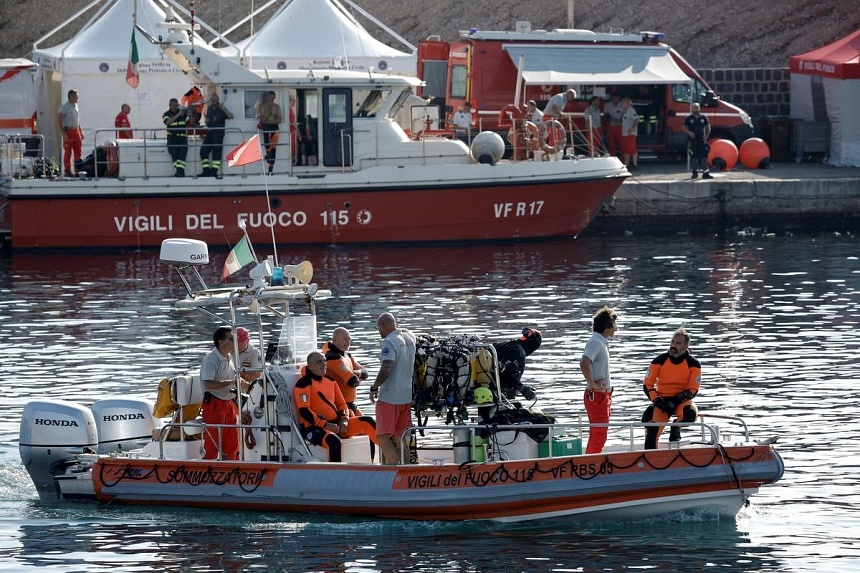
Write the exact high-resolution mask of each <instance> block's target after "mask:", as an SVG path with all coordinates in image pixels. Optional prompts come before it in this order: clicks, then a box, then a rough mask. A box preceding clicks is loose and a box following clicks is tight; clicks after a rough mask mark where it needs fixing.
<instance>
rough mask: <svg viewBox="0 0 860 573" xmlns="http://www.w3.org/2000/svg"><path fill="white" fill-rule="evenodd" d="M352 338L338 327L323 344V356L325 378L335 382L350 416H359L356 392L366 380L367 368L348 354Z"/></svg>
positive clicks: (343, 329) (342, 328)
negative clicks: (324, 360)
mask: <svg viewBox="0 0 860 573" xmlns="http://www.w3.org/2000/svg"><path fill="white" fill-rule="evenodd" d="M351 340H352V338H351V337H350V335H349V331H348V330H347V329H345V328H344V327H342V326H338V327H337V328H335V329H334V332H332V333H331V340H329V341H328V342H326V343H325V344H323V348H322V351H323V354H325V359H326V363H327V364H326V376H328V377H329V378H331V379H332V380H334V381H335V382H337V384H338V386H340V391H341V393H342V394H343V398H344V399H345V400H346V405H347V406H349V411H350V415H351V416H361V415H362V412H361V410H360V409H359V408H358V406H356V405H355V397H356V391H357V389H358V386H359V384H361V381H362V380H367V368H365V367H364V366H362V365H361V364H359V363H358V361H357V360H356V359H355V357H353V355H352V354H351V353H350V352H349V344H350V342H351Z"/></svg>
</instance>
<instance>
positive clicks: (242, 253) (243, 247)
mask: <svg viewBox="0 0 860 573" xmlns="http://www.w3.org/2000/svg"><path fill="white" fill-rule="evenodd" d="M253 262H254V255H253V254H251V245H250V244H249V242H248V236H247V235H246V236H244V237H242V238H241V239H240V240H239V242H238V243H236V246H235V247H233V250H232V251H230V254H229V255H227V260H226V261H224V270H223V271H221V282H222V283H223V282H224V281H225V280H227V277H229V276H230V275H232V274H233V273H235V272H236V271H238V270H239V269H241V268H242V267H244V266H245V265H247V264H248V263H253Z"/></svg>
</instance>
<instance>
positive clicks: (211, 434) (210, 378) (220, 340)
mask: <svg viewBox="0 0 860 573" xmlns="http://www.w3.org/2000/svg"><path fill="white" fill-rule="evenodd" d="M212 342H213V343H214V345H215V348H213V349H212V350H211V351H210V352H209V353H208V354H207V355H206V356H204V357H203V360H202V361H201V362H200V380H201V381H202V384H203V390H204V392H205V393H204V395H203V423H204V425H206V426H209V425H210V424H216V425H217V424H224V425H228V426H232V427H223V428H219V427H207V428H206V430H205V432H204V448H205V454H204V456H203V458H204V459H207V460H216V459H222V460H237V459H239V428H237V427H235V426H236V424H238V422H239V405H238V404H237V403H236V398H237V395H236V384H237V380H236V368H235V366H234V365H233V357H232V356H231V352H232V351H233V329H232V328H230V327H229V326H222V327H219V328H218V329H217V330H216V331H215V333H214V334H213V335H212ZM240 389H241V391H242V392H247V391H248V382H246V381H245V380H242V381H241V388H240ZM219 446H220V447H219Z"/></svg>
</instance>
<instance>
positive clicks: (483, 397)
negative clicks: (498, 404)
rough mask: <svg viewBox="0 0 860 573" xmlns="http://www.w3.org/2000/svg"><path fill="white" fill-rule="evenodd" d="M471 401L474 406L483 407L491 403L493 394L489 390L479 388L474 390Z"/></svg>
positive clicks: (482, 387)
mask: <svg viewBox="0 0 860 573" xmlns="http://www.w3.org/2000/svg"><path fill="white" fill-rule="evenodd" d="M472 399H473V400H474V401H475V404H476V405H478V406H485V405H487V404H492V403H493V393H492V392H491V391H490V389H489V388H486V387H484V386H481V387H480V388H476V389H475V392H474V393H473V395H472Z"/></svg>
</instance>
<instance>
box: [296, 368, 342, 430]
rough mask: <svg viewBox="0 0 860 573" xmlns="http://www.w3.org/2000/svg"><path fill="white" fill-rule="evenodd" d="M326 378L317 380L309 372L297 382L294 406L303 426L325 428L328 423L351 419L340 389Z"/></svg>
mask: <svg viewBox="0 0 860 573" xmlns="http://www.w3.org/2000/svg"><path fill="white" fill-rule="evenodd" d="M325 380H326V377H323V378H321V379H317V378H316V376H314V375H313V374H311V373H310V372H308V373H307V374H306V375H304V376H302V377H301V378H299V379H298V381H296V387H295V389H294V390H293V404H295V408H296V418H297V419H298V420H299V423H300V424H301V425H302V426H308V427H317V428H323V427H325V425H326V423H327V422H332V423H337V422H338V420H339V419H340V418H348V417H349V408H347V407H346V400H344V398H343V394H341V392H340V387H339V386H338V385H337V384H336V383H334V381H333V380H331V379H329V382H332V383H331V384H326V383H325Z"/></svg>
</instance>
